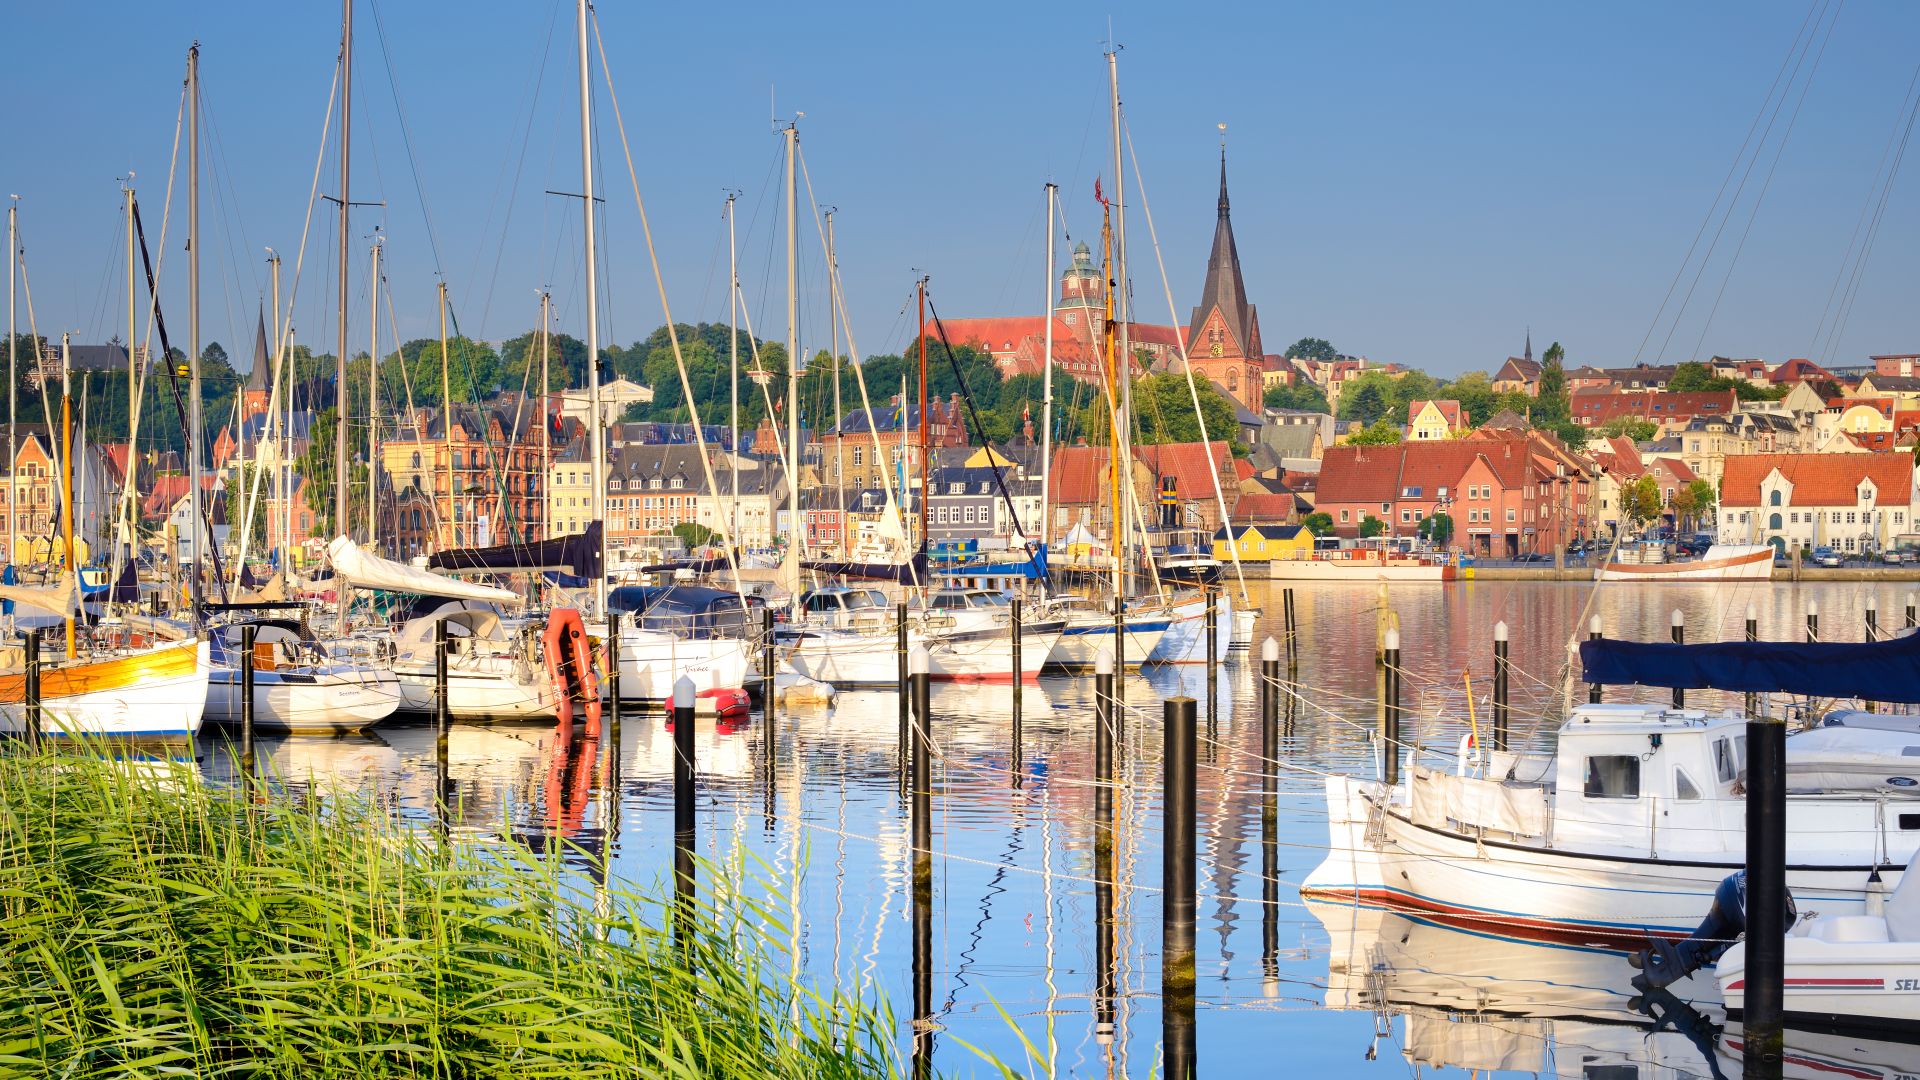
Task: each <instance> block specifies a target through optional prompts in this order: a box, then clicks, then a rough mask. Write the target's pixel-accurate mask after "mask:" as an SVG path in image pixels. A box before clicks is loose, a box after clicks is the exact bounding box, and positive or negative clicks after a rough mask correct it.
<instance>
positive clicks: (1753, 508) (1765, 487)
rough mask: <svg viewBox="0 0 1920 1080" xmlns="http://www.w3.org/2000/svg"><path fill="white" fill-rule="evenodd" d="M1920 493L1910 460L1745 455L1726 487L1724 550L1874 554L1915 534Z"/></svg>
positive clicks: (1730, 462) (1732, 464)
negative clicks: (1753, 547) (1765, 547)
mask: <svg viewBox="0 0 1920 1080" xmlns="http://www.w3.org/2000/svg"><path fill="white" fill-rule="evenodd" d="M1917 498H1920V491H1916V488H1915V485H1914V463H1913V458H1912V457H1910V456H1908V455H1906V454H1871V453H1869V454H1744V455H1739V456H1735V457H1729V458H1728V459H1727V461H1726V471H1725V474H1724V476H1723V477H1722V479H1721V484H1720V515H1719V519H1720V520H1719V538H1720V542H1721V543H1723V544H1772V545H1773V546H1774V547H1775V548H1777V549H1779V550H1780V551H1782V552H1783V553H1784V552H1786V551H1788V550H1791V549H1793V548H1799V547H1809V548H1810V547H1822V546H1825V547H1832V548H1835V549H1836V550H1839V551H1845V552H1856V553H1864V552H1872V551H1879V550H1881V549H1884V548H1886V547H1888V546H1890V545H1891V544H1893V543H1894V542H1895V540H1896V538H1898V537H1902V536H1905V535H1908V534H1910V533H1913V532H1915V531H1916V530H1915V528H1914V513H1915V511H1916V509H1920V505H1916V500H1917Z"/></svg>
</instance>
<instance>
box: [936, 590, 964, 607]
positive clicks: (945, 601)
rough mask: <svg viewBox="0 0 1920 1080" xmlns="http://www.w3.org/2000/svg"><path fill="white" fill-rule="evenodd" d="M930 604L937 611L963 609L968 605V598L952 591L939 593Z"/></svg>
mask: <svg viewBox="0 0 1920 1080" xmlns="http://www.w3.org/2000/svg"><path fill="white" fill-rule="evenodd" d="M929 606H931V607H932V608H933V610H935V611H961V610H964V609H965V608H966V606H967V598H966V597H964V596H955V595H954V594H952V593H939V594H936V595H935V596H934V598H933V603H932V604H931V605H929Z"/></svg>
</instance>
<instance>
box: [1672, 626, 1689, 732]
mask: <svg viewBox="0 0 1920 1080" xmlns="http://www.w3.org/2000/svg"><path fill="white" fill-rule="evenodd" d="M1686 641H1687V616H1686V614H1685V613H1684V612H1682V611H1681V610H1680V609H1679V608H1674V609H1673V643H1674V644H1675V645H1684V644H1686ZM1673 707H1674V708H1676V709H1684V708H1686V707H1687V692H1686V691H1685V690H1682V689H1680V688H1679V687H1677V686H1676V687H1674V688H1673Z"/></svg>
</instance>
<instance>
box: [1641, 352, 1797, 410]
mask: <svg viewBox="0 0 1920 1080" xmlns="http://www.w3.org/2000/svg"><path fill="white" fill-rule="evenodd" d="M1667 389H1668V390H1669V391H1671V392H1673V393H1676V394H1705V393H1722V392H1725V391H1727V390H1731V391H1733V392H1734V394H1735V395H1736V396H1737V397H1739V399H1740V400H1741V401H1778V400H1780V399H1781V398H1783V397H1785V396H1786V395H1787V390H1788V389H1789V388H1788V387H1785V386H1755V385H1753V384H1752V383H1750V382H1748V381H1747V380H1745V379H1736V378H1734V377H1732V376H1731V375H1716V374H1714V372H1713V368H1712V367H1710V366H1708V365H1707V364H1704V363H1702V362H1700V361H1698V360H1688V361H1687V362H1685V363H1683V364H1680V365H1678V366H1676V367H1675V368H1674V369H1673V378H1671V379H1668V380H1667Z"/></svg>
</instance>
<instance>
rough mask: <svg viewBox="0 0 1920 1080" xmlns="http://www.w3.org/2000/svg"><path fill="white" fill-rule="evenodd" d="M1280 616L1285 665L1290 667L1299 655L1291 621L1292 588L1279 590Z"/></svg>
mask: <svg viewBox="0 0 1920 1080" xmlns="http://www.w3.org/2000/svg"><path fill="white" fill-rule="evenodd" d="M1280 616H1281V619H1282V620H1283V623H1284V629H1285V637H1286V646H1287V666H1289V667H1292V666H1293V665H1294V663H1295V662H1296V661H1297V658H1298V657H1299V655H1300V643H1299V641H1298V640H1297V639H1296V636H1295V633H1294V630H1295V627H1294V621H1293V620H1294V614H1293V590H1292V589H1282V590H1280Z"/></svg>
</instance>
